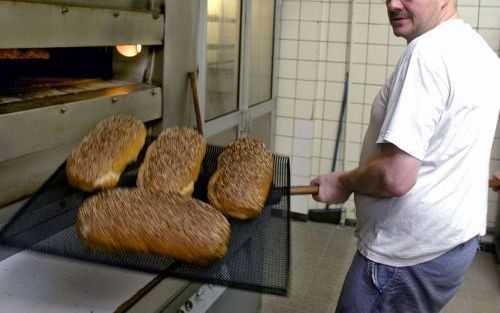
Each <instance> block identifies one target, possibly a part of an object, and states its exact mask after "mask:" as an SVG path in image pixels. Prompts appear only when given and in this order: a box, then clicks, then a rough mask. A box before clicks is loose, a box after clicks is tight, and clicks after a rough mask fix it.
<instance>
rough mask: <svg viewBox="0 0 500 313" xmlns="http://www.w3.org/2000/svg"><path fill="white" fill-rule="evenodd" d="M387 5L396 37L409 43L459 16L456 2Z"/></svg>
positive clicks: (390, 1)
mask: <svg viewBox="0 0 500 313" xmlns="http://www.w3.org/2000/svg"><path fill="white" fill-rule="evenodd" d="M386 4H387V13H388V15H389V21H390V23H391V25H392V30H393V32H394V35H396V36H397V37H403V38H405V39H406V41H407V42H410V41H412V40H413V39H415V38H416V37H418V36H420V35H422V34H423V33H425V32H427V31H429V30H431V29H433V28H434V27H436V26H437V25H438V24H439V23H441V22H444V21H446V20H448V19H450V18H453V17H456V16H457V12H456V9H455V0H386Z"/></svg>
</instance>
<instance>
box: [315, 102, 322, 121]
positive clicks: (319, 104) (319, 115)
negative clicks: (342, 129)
mask: <svg viewBox="0 0 500 313" xmlns="http://www.w3.org/2000/svg"><path fill="white" fill-rule="evenodd" d="M323 106H324V101H322V100H317V101H314V111H313V118H314V119H322V118H323Z"/></svg>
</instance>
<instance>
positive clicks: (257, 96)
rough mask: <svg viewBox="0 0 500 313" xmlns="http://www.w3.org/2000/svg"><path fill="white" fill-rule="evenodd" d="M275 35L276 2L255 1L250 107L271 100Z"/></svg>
mask: <svg viewBox="0 0 500 313" xmlns="http://www.w3.org/2000/svg"><path fill="white" fill-rule="evenodd" d="M273 35H274V0H253V1H252V41H251V51H250V91H249V93H250V99H249V105H255V104H257V103H260V102H262V101H266V100H269V99H271V87H272V72H273Z"/></svg>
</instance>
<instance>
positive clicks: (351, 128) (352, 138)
mask: <svg viewBox="0 0 500 313" xmlns="http://www.w3.org/2000/svg"><path fill="white" fill-rule="evenodd" d="M361 136H362V133H361V124H354V123H349V124H347V125H346V140H347V142H352V143H362V142H363V138H362V137H361Z"/></svg>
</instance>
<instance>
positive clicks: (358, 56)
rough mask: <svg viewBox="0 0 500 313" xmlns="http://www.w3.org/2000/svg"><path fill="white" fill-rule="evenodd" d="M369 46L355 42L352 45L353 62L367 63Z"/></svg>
mask: <svg viewBox="0 0 500 313" xmlns="http://www.w3.org/2000/svg"><path fill="white" fill-rule="evenodd" d="M367 47H368V45H366V44H353V45H352V46H351V61H352V62H353V63H365V62H366V56H367V53H366V52H367Z"/></svg>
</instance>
